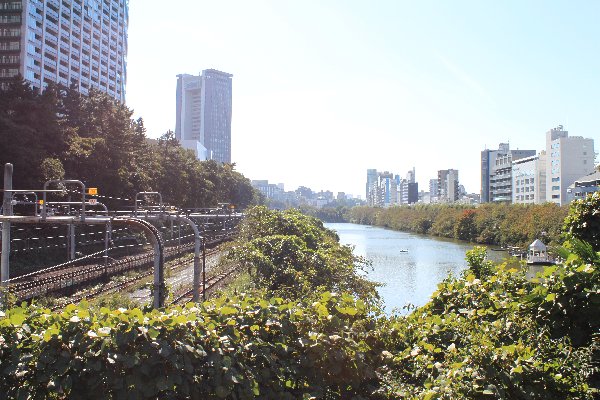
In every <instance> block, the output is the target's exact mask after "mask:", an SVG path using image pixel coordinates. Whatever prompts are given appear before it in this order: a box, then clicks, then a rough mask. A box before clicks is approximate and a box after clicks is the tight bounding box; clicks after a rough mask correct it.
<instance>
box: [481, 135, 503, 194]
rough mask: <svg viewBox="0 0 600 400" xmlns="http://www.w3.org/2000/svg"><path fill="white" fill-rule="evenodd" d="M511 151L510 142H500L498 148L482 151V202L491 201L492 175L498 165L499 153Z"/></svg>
mask: <svg viewBox="0 0 600 400" xmlns="http://www.w3.org/2000/svg"><path fill="white" fill-rule="evenodd" d="M508 151H509V144H508V143H500V145H499V146H498V150H489V149H485V150H483V151H482V152H481V202H482V203H489V202H490V201H491V196H490V175H491V172H492V168H493V167H494V166H495V165H496V157H498V155H502V154H507V153H508Z"/></svg>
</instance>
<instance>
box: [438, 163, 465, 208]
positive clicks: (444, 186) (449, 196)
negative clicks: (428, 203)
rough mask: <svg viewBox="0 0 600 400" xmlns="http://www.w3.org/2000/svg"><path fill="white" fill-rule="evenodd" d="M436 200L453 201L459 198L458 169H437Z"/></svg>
mask: <svg viewBox="0 0 600 400" xmlns="http://www.w3.org/2000/svg"><path fill="white" fill-rule="evenodd" d="M437 181H438V182H437V189H438V192H437V198H438V202H442V203H454V202H455V201H457V200H458V199H459V198H460V193H459V183H458V171H457V170H455V169H442V170H439V171H438V179H437Z"/></svg>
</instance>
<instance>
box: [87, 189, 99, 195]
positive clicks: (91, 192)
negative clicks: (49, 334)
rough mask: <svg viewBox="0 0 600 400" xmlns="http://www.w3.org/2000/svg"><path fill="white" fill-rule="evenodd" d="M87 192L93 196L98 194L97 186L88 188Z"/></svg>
mask: <svg viewBox="0 0 600 400" xmlns="http://www.w3.org/2000/svg"><path fill="white" fill-rule="evenodd" d="M88 194H89V195H92V196H95V195H97V194H98V188H88Z"/></svg>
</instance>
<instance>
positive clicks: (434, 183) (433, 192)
mask: <svg viewBox="0 0 600 400" xmlns="http://www.w3.org/2000/svg"><path fill="white" fill-rule="evenodd" d="M438 191H439V190H438V180H437V179H430V180H429V201H428V203H435V202H437V199H438Z"/></svg>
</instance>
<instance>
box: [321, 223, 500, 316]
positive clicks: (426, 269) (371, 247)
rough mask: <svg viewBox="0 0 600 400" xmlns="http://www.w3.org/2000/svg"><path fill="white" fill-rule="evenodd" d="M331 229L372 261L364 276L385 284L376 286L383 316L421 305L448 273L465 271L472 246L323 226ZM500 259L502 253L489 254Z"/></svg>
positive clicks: (357, 227)
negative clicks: (381, 300)
mask: <svg viewBox="0 0 600 400" xmlns="http://www.w3.org/2000/svg"><path fill="white" fill-rule="evenodd" d="M325 226H326V227H327V228H330V229H333V230H335V231H336V232H337V233H338V235H339V237H340V242H341V243H342V244H348V245H352V246H354V254H356V255H358V256H363V257H365V258H367V259H368V260H370V261H371V262H372V267H373V269H372V270H369V271H368V274H367V275H368V277H369V279H371V280H372V281H376V282H381V283H383V284H385V285H384V286H382V287H380V288H379V289H378V290H379V294H380V295H381V297H382V299H383V301H384V303H385V309H386V312H387V313H391V312H392V311H393V310H394V309H397V311H398V312H399V313H402V314H405V313H406V310H402V309H401V308H402V307H404V306H406V305H408V304H412V305H415V306H422V305H424V304H425V303H427V301H428V299H429V298H430V296H431V295H432V294H433V292H434V291H435V290H436V288H437V285H438V283H440V282H441V281H442V280H443V279H444V278H446V277H447V276H448V275H449V274H452V275H454V276H458V275H459V274H460V273H461V272H462V271H463V270H464V269H465V268H467V263H466V261H465V253H466V251H467V250H470V249H472V248H473V244H470V243H465V242H459V241H454V240H447V239H440V238H434V237H430V236H422V235H415V234H412V233H406V232H398V231H393V230H388V229H383V228H378V227H372V226H365V225H356V224H333V223H329V224H325ZM489 256H490V257H491V258H496V259H500V258H502V257H505V256H506V253H504V252H492V251H490V252H489Z"/></svg>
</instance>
